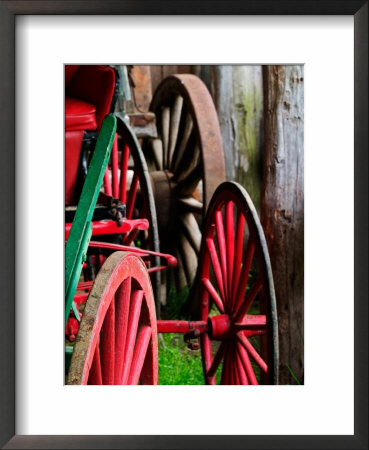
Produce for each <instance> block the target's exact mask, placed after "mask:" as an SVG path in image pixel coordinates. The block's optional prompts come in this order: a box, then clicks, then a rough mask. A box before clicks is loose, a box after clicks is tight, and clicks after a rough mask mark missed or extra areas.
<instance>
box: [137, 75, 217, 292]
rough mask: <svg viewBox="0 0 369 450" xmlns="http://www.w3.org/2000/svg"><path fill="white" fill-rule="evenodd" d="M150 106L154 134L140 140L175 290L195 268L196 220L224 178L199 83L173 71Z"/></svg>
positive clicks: (212, 119) (212, 115)
mask: <svg viewBox="0 0 369 450" xmlns="http://www.w3.org/2000/svg"><path fill="white" fill-rule="evenodd" d="M150 110H151V111H153V112H154V113H155V115H156V123H157V128H158V135H159V138H158V139H152V140H150V141H146V142H145V144H144V147H143V149H144V153H145V156H146V160H147V162H148V167H149V170H150V176H151V179H152V184H153V191H154V197H155V204H156V209H157V216H158V224H159V235H160V243H161V247H162V250H163V251H165V252H167V253H171V254H174V255H175V256H176V257H177V259H178V267H177V268H176V269H175V275H176V276H175V281H176V287H177V289H178V290H181V289H182V288H183V287H184V286H185V285H191V284H192V281H193V278H194V275H195V273H196V268H197V260H198V254H199V251H200V242H201V231H200V230H201V222H202V219H203V217H204V215H205V211H206V208H207V205H208V204H209V201H210V198H211V196H212V195H213V192H214V191H215V189H216V187H217V186H218V185H219V183H221V182H222V181H224V180H225V163H224V154H223V146H222V138H221V134H220V129H219V123H218V119H217V114H216V111H215V107H214V104H213V101H212V99H211V96H210V94H209V92H208V90H207V88H206V86H205V85H204V83H203V82H202V81H201V80H200V79H199V78H198V77H196V76H194V75H188V74H186V75H174V76H170V77H168V78H166V79H165V80H163V82H162V83H161V84H160V85H159V87H158V88H157V90H156V92H155V94H154V96H153V100H152V103H151V107H150Z"/></svg>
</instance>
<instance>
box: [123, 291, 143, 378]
mask: <svg viewBox="0 0 369 450" xmlns="http://www.w3.org/2000/svg"><path fill="white" fill-rule="evenodd" d="M142 299H143V291H141V290H137V291H133V294H132V296H131V306H130V311H129V320H128V333H127V339H126V347H125V355H124V363H123V376H122V383H121V384H127V379H128V375H129V371H130V368H131V363H132V357H133V351H134V346H135V342H136V336H137V327H138V323H139V318H140V313H141V305H142Z"/></svg>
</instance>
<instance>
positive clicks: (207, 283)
mask: <svg viewBox="0 0 369 450" xmlns="http://www.w3.org/2000/svg"><path fill="white" fill-rule="evenodd" d="M202 283H203V285H204V286H205V288H206V290H207V291H208V292H209V294H210V296H211V298H212V299H213V301H214V303H215V305H216V307H217V308H218V310H219V311H220V313H221V314H223V313H224V305H223V301H222V299H221V298H220V297H219V295H218V293H217V291H216V290H215V287H214V286H213V285H212V284H211V282H210V280H209V279H208V278H203V279H202Z"/></svg>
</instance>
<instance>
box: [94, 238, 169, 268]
mask: <svg viewBox="0 0 369 450" xmlns="http://www.w3.org/2000/svg"><path fill="white" fill-rule="evenodd" d="M89 246H90V247H94V248H106V249H110V250H121V251H124V252H130V253H135V254H138V255H140V256H141V257H142V258H144V257H145V256H151V255H152V256H159V257H160V258H164V259H165V260H166V261H167V263H168V267H175V266H176V265H177V259H176V258H175V257H174V256H172V255H168V254H166V253H159V252H153V251H151V250H143V249H141V248H138V247H129V246H126V245H120V244H111V243H108V242H97V241H90V243H89Z"/></svg>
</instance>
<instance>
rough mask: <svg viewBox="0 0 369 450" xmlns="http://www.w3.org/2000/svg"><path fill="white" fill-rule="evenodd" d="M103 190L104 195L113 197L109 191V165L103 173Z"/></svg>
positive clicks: (110, 190)
mask: <svg viewBox="0 0 369 450" xmlns="http://www.w3.org/2000/svg"><path fill="white" fill-rule="evenodd" d="M104 190H105V194H106V195H110V196H112V195H113V191H112V189H111V180H110V170H109V165H108V166H107V167H106V170H105V173H104Z"/></svg>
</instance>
